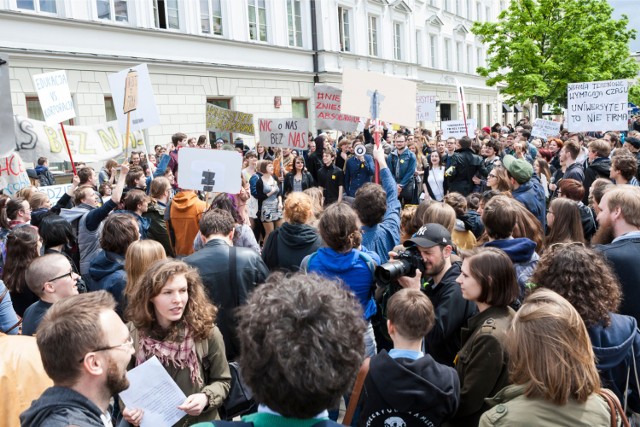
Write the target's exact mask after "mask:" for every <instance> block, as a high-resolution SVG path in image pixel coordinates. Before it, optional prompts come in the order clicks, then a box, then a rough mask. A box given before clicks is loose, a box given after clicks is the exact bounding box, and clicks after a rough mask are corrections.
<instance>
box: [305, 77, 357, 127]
mask: <svg viewBox="0 0 640 427" xmlns="http://www.w3.org/2000/svg"><path fill="white" fill-rule="evenodd" d="M313 91H314V94H315V110H316V128H318V129H326V130H328V129H332V130H341V131H343V132H355V131H356V130H357V128H358V125H359V123H360V117H356V116H350V115H348V114H342V112H341V111H340V109H341V106H340V103H341V98H342V91H341V90H340V89H338V88H335V87H333V86H329V85H315V87H314V88H313Z"/></svg>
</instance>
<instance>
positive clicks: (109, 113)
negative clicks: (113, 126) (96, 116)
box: [104, 96, 118, 122]
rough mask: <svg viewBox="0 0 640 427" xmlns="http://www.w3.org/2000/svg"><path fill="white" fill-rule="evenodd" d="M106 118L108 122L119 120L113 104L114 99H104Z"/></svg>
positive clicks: (108, 97)
mask: <svg viewBox="0 0 640 427" xmlns="http://www.w3.org/2000/svg"><path fill="white" fill-rule="evenodd" d="M104 116H105V117H106V119H107V121H108V122H110V121H113V120H118V116H117V115H116V107H115V104H114V103H113V98H112V97H110V96H105V97H104Z"/></svg>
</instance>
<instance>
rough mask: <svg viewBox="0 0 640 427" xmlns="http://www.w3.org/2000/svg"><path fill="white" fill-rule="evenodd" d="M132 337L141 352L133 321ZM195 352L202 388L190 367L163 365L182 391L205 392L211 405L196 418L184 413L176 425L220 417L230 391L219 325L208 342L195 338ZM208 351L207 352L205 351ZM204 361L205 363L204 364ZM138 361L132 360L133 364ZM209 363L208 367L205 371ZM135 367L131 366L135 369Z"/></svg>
mask: <svg viewBox="0 0 640 427" xmlns="http://www.w3.org/2000/svg"><path fill="white" fill-rule="evenodd" d="M127 326H128V327H129V331H130V333H131V338H132V339H133V345H134V348H135V350H136V352H137V351H138V330H137V329H136V328H135V326H133V323H131V322H129V323H128V324H127ZM196 353H197V355H198V360H199V361H200V375H201V378H204V380H205V381H204V385H203V386H202V387H200V386H198V385H197V384H194V383H192V382H191V373H190V372H189V368H184V369H177V368H176V367H174V366H173V365H169V366H164V365H163V366H164V368H165V369H166V370H167V372H168V373H169V375H170V376H171V378H173V380H174V381H175V382H176V384H177V385H178V387H180V390H182V392H183V393H184V394H185V395H186V396H187V397H188V396H190V395H192V394H195V393H205V394H207V396H208V397H209V407H208V408H207V409H205V410H204V411H202V413H201V414H200V415H199V416H197V417H192V416H189V415H187V416H185V417H184V418H182V419H181V420H180V421H178V422H177V423H176V424H174V427H178V426H180V427H182V426H190V425H193V424H195V423H198V422H202V421H213V420H219V419H220V417H219V415H218V407H220V405H222V402H223V401H224V399H225V398H226V397H227V394H228V393H229V387H230V385H231V372H230V371H229V363H228V362H227V357H226V356H225V351H224V341H223V340H222V334H221V333H220V330H219V329H218V327H217V326H215V327H214V328H213V329H212V331H211V334H210V335H209V338H208V339H207V340H206V341H196ZM205 353H206V354H205ZM203 361H205V363H203ZM133 363H135V362H134V361H132V364H133ZM206 365H209V369H207V370H205V367H206ZM132 367H133V366H130V368H132Z"/></svg>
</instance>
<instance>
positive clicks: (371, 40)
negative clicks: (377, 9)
mask: <svg viewBox="0 0 640 427" xmlns="http://www.w3.org/2000/svg"><path fill="white" fill-rule="evenodd" d="M378 33H379V30H378V16H377V15H372V14H369V15H368V16H367V44H368V46H369V49H368V52H369V56H375V57H378V56H380V46H379V43H378V42H379V40H378Z"/></svg>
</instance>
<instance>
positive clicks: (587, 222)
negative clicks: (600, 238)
mask: <svg viewBox="0 0 640 427" xmlns="http://www.w3.org/2000/svg"><path fill="white" fill-rule="evenodd" d="M578 211H579V212H580V222H581V223H582V232H583V233H584V238H585V240H586V241H587V242H589V241H590V240H591V238H592V237H593V235H594V234H596V228H597V227H596V220H595V218H594V216H593V211H592V210H591V208H590V207H589V206H587V205H585V204H584V203H581V204H578Z"/></svg>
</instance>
